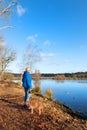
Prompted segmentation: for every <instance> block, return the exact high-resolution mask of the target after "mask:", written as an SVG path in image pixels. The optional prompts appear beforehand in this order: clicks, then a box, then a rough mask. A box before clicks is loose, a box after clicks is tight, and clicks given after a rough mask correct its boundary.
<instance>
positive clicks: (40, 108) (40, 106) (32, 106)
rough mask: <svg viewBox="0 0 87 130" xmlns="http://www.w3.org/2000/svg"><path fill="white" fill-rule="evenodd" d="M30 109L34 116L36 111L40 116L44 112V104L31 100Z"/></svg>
mask: <svg viewBox="0 0 87 130" xmlns="http://www.w3.org/2000/svg"><path fill="white" fill-rule="evenodd" d="M28 105H29V108H30V109H31V113H32V114H33V111H34V109H38V111H39V115H40V114H41V113H42V112H43V107H44V104H43V103H42V102H41V101H37V100H30V101H29V102H28Z"/></svg>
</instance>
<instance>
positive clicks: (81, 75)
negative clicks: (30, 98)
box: [13, 72, 87, 80]
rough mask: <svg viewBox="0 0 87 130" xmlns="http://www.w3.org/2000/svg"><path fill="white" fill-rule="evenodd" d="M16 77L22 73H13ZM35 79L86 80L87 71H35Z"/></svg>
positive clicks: (33, 75) (33, 76)
mask: <svg viewBox="0 0 87 130" xmlns="http://www.w3.org/2000/svg"><path fill="white" fill-rule="evenodd" d="M13 75H14V77H15V78H20V77H21V76H22V75H21V74H13ZM32 78H33V79H55V80H86V79H87V72H77V73H56V74H54V73H42V74H41V73H33V74H32Z"/></svg>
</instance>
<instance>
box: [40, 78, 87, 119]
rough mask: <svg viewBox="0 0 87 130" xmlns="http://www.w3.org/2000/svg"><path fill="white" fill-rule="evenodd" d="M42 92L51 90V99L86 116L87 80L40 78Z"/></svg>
mask: <svg viewBox="0 0 87 130" xmlns="http://www.w3.org/2000/svg"><path fill="white" fill-rule="evenodd" d="M41 88H42V93H43V94H44V92H45V91H46V89H48V88H51V89H52V90H53V99H54V100H58V101H59V102H60V103H63V104H64V105H66V106H68V107H69V108H71V109H72V110H74V111H77V112H80V113H81V116H83V117H84V118H87V104H86V101H87V80H64V81H56V80H41Z"/></svg>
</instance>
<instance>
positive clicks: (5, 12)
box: [0, 0, 17, 30]
mask: <svg viewBox="0 0 87 130" xmlns="http://www.w3.org/2000/svg"><path fill="white" fill-rule="evenodd" d="M16 4H17V0H11V1H10V2H9V1H8V0H0V18H2V19H5V20H6V21H7V20H8V19H9V17H10V16H11V14H12V13H13V6H15V5H16ZM5 28H11V26H2V27H0V30H2V29H5Z"/></svg>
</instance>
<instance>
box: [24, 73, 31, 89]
mask: <svg viewBox="0 0 87 130" xmlns="http://www.w3.org/2000/svg"><path fill="white" fill-rule="evenodd" d="M22 83H23V84H22V86H23V87H24V88H29V89H30V88H31V87H32V85H31V75H30V73H29V72H26V71H25V72H24V74H23V77H22Z"/></svg>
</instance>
